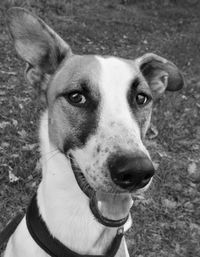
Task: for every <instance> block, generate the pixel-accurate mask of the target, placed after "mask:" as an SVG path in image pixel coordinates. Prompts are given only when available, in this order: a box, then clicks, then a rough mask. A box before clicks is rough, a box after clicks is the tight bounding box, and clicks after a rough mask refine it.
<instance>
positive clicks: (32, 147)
mask: <svg viewBox="0 0 200 257" xmlns="http://www.w3.org/2000/svg"><path fill="white" fill-rule="evenodd" d="M37 146H38V144H27V145H24V146H23V147H22V150H24V151H32V150H34V149H35V148H36V147H37Z"/></svg>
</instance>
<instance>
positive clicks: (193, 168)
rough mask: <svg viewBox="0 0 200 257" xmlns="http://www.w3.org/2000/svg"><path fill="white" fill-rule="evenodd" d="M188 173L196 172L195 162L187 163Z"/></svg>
mask: <svg viewBox="0 0 200 257" xmlns="http://www.w3.org/2000/svg"><path fill="white" fill-rule="evenodd" d="M187 170H188V173H189V175H193V174H195V173H196V170H197V165H196V163H195V162H191V163H190V164H189V165H188V169H187Z"/></svg>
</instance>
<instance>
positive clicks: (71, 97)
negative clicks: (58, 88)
mask: <svg viewBox="0 0 200 257" xmlns="http://www.w3.org/2000/svg"><path fill="white" fill-rule="evenodd" d="M67 98H68V101H69V102H70V103H71V104H74V105H83V104H85V103H86V98H85V96H84V95H83V94H82V93H79V92H72V93H69V94H68V95H67Z"/></svg>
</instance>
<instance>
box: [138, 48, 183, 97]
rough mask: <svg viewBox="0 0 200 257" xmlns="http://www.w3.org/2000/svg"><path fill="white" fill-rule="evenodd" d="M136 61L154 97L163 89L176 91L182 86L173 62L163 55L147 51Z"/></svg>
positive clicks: (180, 76) (181, 78)
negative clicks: (147, 52)
mask: <svg viewBox="0 0 200 257" xmlns="http://www.w3.org/2000/svg"><path fill="white" fill-rule="evenodd" d="M137 62H138V65H139V67H140V71H141V73H142V74H143V76H144V77H145V79H146V81H147V82H148V84H149V86H150V88H151V90H152V93H153V95H154V96H155V97H158V96H160V95H161V94H162V93H163V92H164V91H165V90H168V91H177V90H179V89H181V88H182V87H183V85H184V79H183V76H182V74H181V72H180V71H179V69H178V68H177V67H176V65H175V64H173V63H172V62H170V61H168V60H166V59H164V58H163V57H160V56H158V55H156V54H152V53H149V54H145V55H143V56H142V57H140V58H138V59H137Z"/></svg>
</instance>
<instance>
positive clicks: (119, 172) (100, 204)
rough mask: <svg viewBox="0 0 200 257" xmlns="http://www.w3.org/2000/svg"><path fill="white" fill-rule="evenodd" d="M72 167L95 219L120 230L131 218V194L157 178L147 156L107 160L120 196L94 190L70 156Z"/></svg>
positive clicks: (119, 156)
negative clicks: (154, 176) (153, 178)
mask: <svg viewBox="0 0 200 257" xmlns="http://www.w3.org/2000/svg"><path fill="white" fill-rule="evenodd" d="M69 157H70V162H71V167H72V170H73V172H74V175H75V177H76V180H77V183H78V185H79V187H80V188H81V190H82V191H83V192H84V193H85V194H86V195H87V196H88V198H89V199H90V203H89V206H90V209H91V211H92V213H93V215H94V217H95V218H96V219H97V220H98V222H100V223H101V224H103V225H104V226H108V227H120V226H122V225H124V224H125V223H126V221H127V219H128V216H129V215H128V213H129V211H130V208H131V206H132V203H133V201H132V198H131V193H132V192H135V191H137V190H138V189H140V188H143V187H145V186H146V185H147V184H148V183H149V182H150V180H151V178H152V176H153V175H154V167H153V164H152V162H151V160H150V159H149V158H148V157H147V156H146V155H144V154H141V153H140V155H138V156H134V157H133V155H131V154H126V155H125V154H119V153H118V154H117V155H113V156H111V157H110V158H109V159H108V162H107V163H108V170H109V172H110V176H111V179H112V181H113V183H114V184H115V186H116V187H117V188H118V189H119V192H121V193H118V194H111V193H110V194H109V193H105V192H101V191H95V190H94V189H93V188H92V187H91V186H90V185H89V183H88V182H87V180H86V178H85V176H84V174H83V172H82V171H81V169H80V167H79V165H78V164H77V162H76V160H75V158H74V157H73V156H72V155H71V154H70V156H69Z"/></svg>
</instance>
